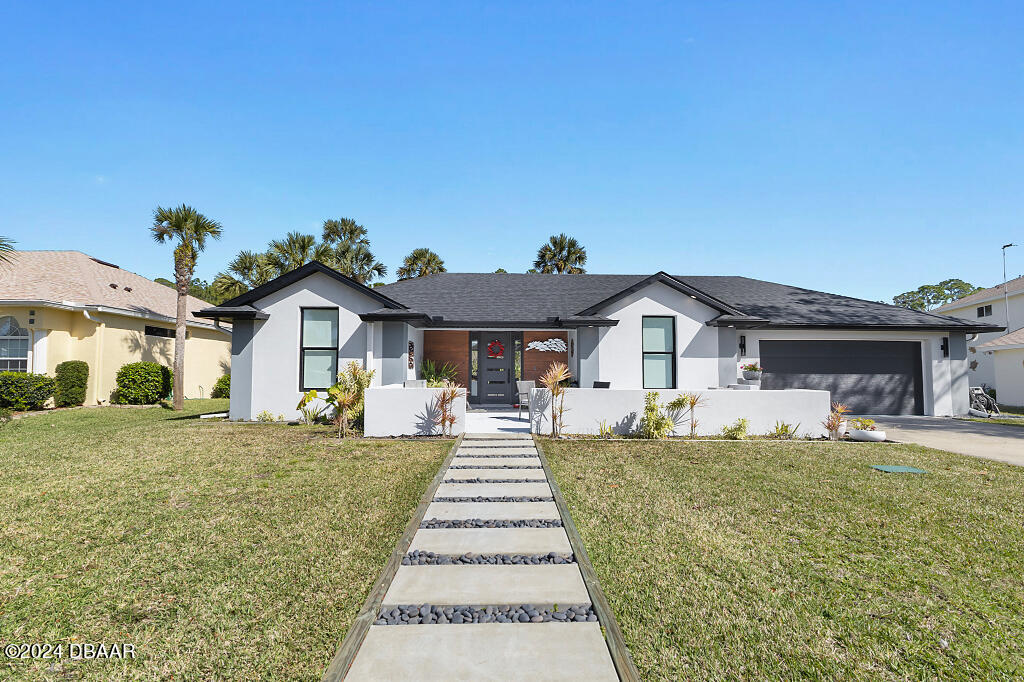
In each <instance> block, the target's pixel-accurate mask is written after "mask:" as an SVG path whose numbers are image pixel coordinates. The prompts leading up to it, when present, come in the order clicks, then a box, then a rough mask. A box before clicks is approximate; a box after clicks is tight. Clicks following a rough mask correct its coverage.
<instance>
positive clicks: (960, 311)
mask: <svg viewBox="0 0 1024 682" xmlns="http://www.w3.org/2000/svg"><path fill="white" fill-rule="evenodd" d="M935 312H936V313H940V314H942V315H950V316H952V317H959V318H961V319H964V320H970V321H976V322H988V323H991V324H994V325H997V326H998V327H1002V328H1003V329H1001V330H998V331H987V332H981V333H979V334H977V336H974V335H972V336H971V337H969V338H968V344H967V365H968V369H969V372H970V374H969V376H970V382H971V385H972V386H985V387H987V388H994V389H995V390H996V395H997V396H998V399H999V402H1001V403H1003V404H1005V405H1018V406H1024V276H1021V277H1017V278H1016V279H1011V280H1010V281H1008V282H1007V283H1006V285H1005V296H1004V287H1003V285H1002V284H1000V285H998V286H994V287H990V288H988V289H982V290H981V291H978V292H975V293H973V294H971V295H970V296H965V297H964V298H961V299H959V300H957V301H953V302H952V303H947V304H946V305H944V306H942V307H940V308H937V309H936V310H935ZM1007 312H1009V319H1007Z"/></svg>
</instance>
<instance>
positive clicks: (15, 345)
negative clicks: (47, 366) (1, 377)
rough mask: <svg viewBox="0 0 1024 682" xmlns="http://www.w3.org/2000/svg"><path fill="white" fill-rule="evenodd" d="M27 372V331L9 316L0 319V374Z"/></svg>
mask: <svg viewBox="0 0 1024 682" xmlns="http://www.w3.org/2000/svg"><path fill="white" fill-rule="evenodd" d="M27 371H28V330H27V329H23V328H22V327H20V326H18V321H17V320H16V319H14V318H13V317H11V316H9V315H8V316H6V317H0V372H27Z"/></svg>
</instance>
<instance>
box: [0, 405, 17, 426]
mask: <svg viewBox="0 0 1024 682" xmlns="http://www.w3.org/2000/svg"><path fill="white" fill-rule="evenodd" d="M12 422H14V415H13V414H11V411H10V410H8V409H0V431H2V430H3V428H4V427H5V426H8V425H9V424H11V423H12Z"/></svg>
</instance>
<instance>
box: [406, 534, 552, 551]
mask: <svg viewBox="0 0 1024 682" xmlns="http://www.w3.org/2000/svg"><path fill="white" fill-rule="evenodd" d="M416 550H419V551H421V552H434V553H435V554H451V555H459V556H461V555H463V554H467V553H470V552H472V553H473V554H547V553H549V552H557V553H559V554H572V546H571V545H570V544H569V538H568V536H566V534H565V530H563V529H561V528H482V529H475V528H454V529H449V528H437V529H430V528H420V529H419V530H418V531H416V535H415V536H414V537H413V539H412V545H410V547H409V551H410V552H413V551H416Z"/></svg>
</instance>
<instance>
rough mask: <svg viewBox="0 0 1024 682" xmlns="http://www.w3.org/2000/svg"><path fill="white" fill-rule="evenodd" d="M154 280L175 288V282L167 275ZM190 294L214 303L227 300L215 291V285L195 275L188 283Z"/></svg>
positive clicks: (218, 303)
mask: <svg viewBox="0 0 1024 682" xmlns="http://www.w3.org/2000/svg"><path fill="white" fill-rule="evenodd" d="M153 281H154V282H156V283H157V284H163V285H164V286H165V287H170V288H171V289H173V288H174V282H172V281H171V280H169V279H167V278H166V277H157V278H156V279H154V280H153ZM188 295H189V296H194V297H196V298H198V299H200V300H203V301H206V302H207V303H212V304H213V305H220V304H221V303H223V302H224V301H225V300H226V299H223V298H221V297H220V296H218V295H217V294H215V293H214V291H213V285H211V284H208V283H207V282H206V280H205V279H199V278H198V277H194V278H193V279H192V283H191V284H189V285H188Z"/></svg>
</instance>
